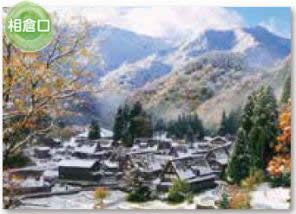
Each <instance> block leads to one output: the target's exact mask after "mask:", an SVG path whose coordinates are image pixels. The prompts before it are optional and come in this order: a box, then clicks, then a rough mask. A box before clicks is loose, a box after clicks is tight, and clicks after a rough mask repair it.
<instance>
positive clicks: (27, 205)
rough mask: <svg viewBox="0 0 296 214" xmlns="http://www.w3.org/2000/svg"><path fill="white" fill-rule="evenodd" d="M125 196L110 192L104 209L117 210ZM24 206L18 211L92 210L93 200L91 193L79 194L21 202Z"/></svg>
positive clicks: (120, 193)
mask: <svg viewBox="0 0 296 214" xmlns="http://www.w3.org/2000/svg"><path fill="white" fill-rule="evenodd" d="M125 198H126V194H125V193H123V192H121V191H110V194H109V196H108V197H107V198H106V199H105V200H104V204H105V207H106V209H115V208H118V206H119V204H120V203H122V201H125ZM23 203H24V205H22V206H20V207H18V209H40V208H42V209H93V208H94V205H95V200H94V198H93V192H92V191H87V192H80V193H77V194H72V195H59V196H51V197H48V198H34V199H25V200H23Z"/></svg>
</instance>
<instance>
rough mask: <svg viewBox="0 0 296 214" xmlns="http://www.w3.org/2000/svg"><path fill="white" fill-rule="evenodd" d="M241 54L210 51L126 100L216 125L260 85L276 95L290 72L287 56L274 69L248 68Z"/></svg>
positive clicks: (163, 114)
mask: <svg viewBox="0 0 296 214" xmlns="http://www.w3.org/2000/svg"><path fill="white" fill-rule="evenodd" d="M246 61H247V60H246V59H245V57H244V55H243V54H239V53H237V54H233V53H229V52H222V51H219V52H211V53H209V54H206V55H203V56H201V57H199V58H198V59H197V60H194V61H193V62H191V63H189V64H188V65H187V66H184V67H183V68H182V69H180V70H178V71H176V72H174V73H171V74H170V75H168V76H165V77H163V78H160V79H158V80H157V81H154V82H152V83H150V84H147V85H146V86H145V87H143V88H142V89H140V90H137V91H136V92H134V93H133V94H131V95H130V96H129V97H128V99H127V101H126V102H128V103H130V102H136V101H140V102H141V103H142V104H143V106H144V108H146V109H147V110H150V111H151V112H152V113H154V114H155V115H158V116H159V115H161V117H162V118H164V119H166V120H168V119H175V118H176V117H177V116H178V115H180V114H182V113H188V112H197V113H198V114H199V115H200V117H201V118H202V119H203V120H204V121H206V124H205V125H206V126H207V127H211V128H213V127H216V126H217V124H218V123H219V122H220V119H221V116H222V112H223V111H226V112H227V113H229V112H230V111H231V110H235V109H237V108H239V107H241V106H242V104H243V103H244V101H245V99H246V97H247V96H248V95H249V94H250V93H251V92H252V91H253V90H255V89H256V88H258V87H260V86H261V85H270V86H272V87H273V88H274V89H275V94H276V95H277V97H279V96H280V94H281V90H282V86H283V85H284V82H285V79H286V78H287V76H288V75H289V73H290V71H291V70H290V69H291V68H290V62H291V60H290V56H288V57H287V58H285V59H284V60H283V61H282V63H280V64H279V66H278V67H277V68H275V69H258V68H252V67H250V66H249V65H248V63H247V62H246Z"/></svg>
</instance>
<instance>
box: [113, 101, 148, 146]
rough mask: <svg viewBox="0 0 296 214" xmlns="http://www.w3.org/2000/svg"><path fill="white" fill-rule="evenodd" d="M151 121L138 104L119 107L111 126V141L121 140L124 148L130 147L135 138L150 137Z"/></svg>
mask: <svg viewBox="0 0 296 214" xmlns="http://www.w3.org/2000/svg"><path fill="white" fill-rule="evenodd" d="M151 121H152V120H151V118H150V117H149V115H147V114H146V112H145V111H144V110H143V108H142V105H141V103H139V102H137V103H135V104H134V105H132V106H129V105H124V106H122V107H119V108H118V111H117V114H116V116H115V122H114V126H113V139H114V140H116V141H118V140H122V141H123V143H124V145H125V146H128V147H130V146H132V145H133V141H134V139H135V138H138V137H151V136H152V132H153V128H152V122H151Z"/></svg>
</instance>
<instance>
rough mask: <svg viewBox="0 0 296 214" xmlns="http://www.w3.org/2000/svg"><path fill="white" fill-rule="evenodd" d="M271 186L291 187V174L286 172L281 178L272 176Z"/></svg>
mask: <svg viewBox="0 0 296 214" xmlns="http://www.w3.org/2000/svg"><path fill="white" fill-rule="evenodd" d="M270 184H271V186H272V187H290V186H291V173H290V172H285V173H282V174H281V175H280V176H271V178H270Z"/></svg>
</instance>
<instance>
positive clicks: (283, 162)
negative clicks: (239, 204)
mask: <svg viewBox="0 0 296 214" xmlns="http://www.w3.org/2000/svg"><path fill="white" fill-rule="evenodd" d="M291 119H292V112H291V102H290V101H289V103H288V106H287V107H286V108H285V109H283V111H282V112H281V114H280V118H279V121H280V122H279V127H280V129H281V135H280V136H278V138H277V144H276V145H275V147H274V152H275V156H274V157H273V159H272V160H271V161H270V162H269V164H268V166H267V171H268V172H269V174H270V175H272V176H280V175H282V174H283V172H291Z"/></svg>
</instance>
